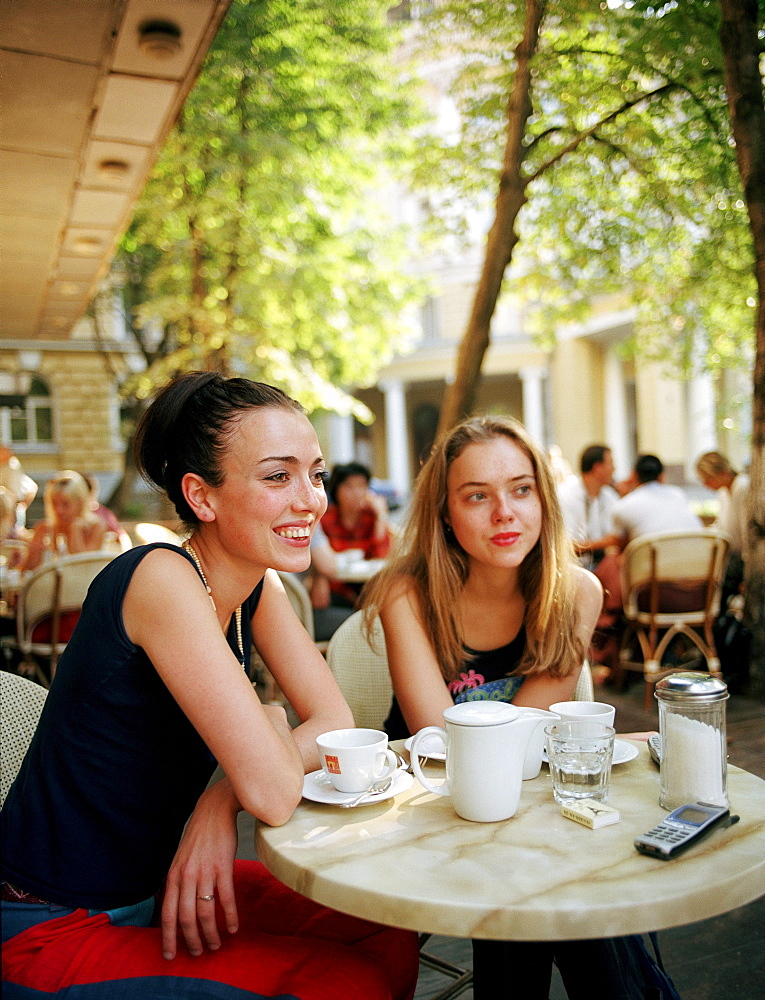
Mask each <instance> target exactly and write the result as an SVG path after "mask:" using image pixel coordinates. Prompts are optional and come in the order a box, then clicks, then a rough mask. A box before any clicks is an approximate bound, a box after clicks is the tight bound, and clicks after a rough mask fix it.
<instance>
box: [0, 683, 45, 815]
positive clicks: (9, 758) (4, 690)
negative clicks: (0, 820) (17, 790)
mask: <svg viewBox="0 0 765 1000" xmlns="http://www.w3.org/2000/svg"><path fill="white" fill-rule="evenodd" d="M47 695H48V692H47V690H46V689H45V688H44V687H40V685H39V684H35V682H34V681H30V680H27V678H26V677H20V676H19V675H18V674H12V673H9V672H8V671H7V670H2V671H0V705H2V713H0V808H2V805H3V803H4V802H5V796H6V795H7V794H8V789H9V788H10V787H11V785H12V784H13V782H14V779H15V778H16V775H17V774H18V771H19V768H20V767H21V762H22V760H23V759H24V755H25V754H26V752H27V750H28V748H29V744H30V743H31V742H32V737H33V736H34V734H35V729H37V723H38V720H39V718H40V713H41V712H42V710H43V705H44V704H45V699H46V697H47Z"/></svg>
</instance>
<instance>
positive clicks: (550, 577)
mask: <svg viewBox="0 0 765 1000" xmlns="http://www.w3.org/2000/svg"><path fill="white" fill-rule="evenodd" d="M497 437H507V438H509V439H510V440H511V441H514V442H515V443H516V444H517V445H518V447H519V448H520V449H521V450H522V451H523V452H524V454H526V455H527V456H528V458H529V460H530V461H531V464H532V466H533V469H534V475H535V477H536V481H537V489H538V490H539V496H540V500H541V505H542V528H541V533H540V537H539V540H538V542H537V544H536V545H535V546H534V548H533V549H532V550H531V552H529V554H528V555H527V557H526V558H525V560H524V561H523V563H522V565H521V567H520V572H519V585H520V590H521V594H522V595H523V598H524V600H525V601H526V612H525V616H524V625H525V629H526V648H525V651H524V653H523V656H522V659H521V662H520V663H519V664H518V668H517V670H516V671H515V672H516V673H518V674H524V675H528V674H543V673H549V674H550V675H552V676H555V677H563V676H566V675H567V674H570V673H571V672H572V671H573V670H575V669H576V668H578V667H580V666H581V664H582V661H583V660H584V658H585V655H586V649H585V644H584V642H583V641H582V640H581V639H580V638H578V636H577V632H576V627H575V626H576V621H577V612H576V581H575V579H574V573H573V567H574V565H575V557H574V551H573V547H572V544H571V541H570V539H569V538H568V536H567V535H566V532H565V529H564V526H563V517H562V514H561V511H560V505H559V503H558V497H557V493H556V489H555V480H554V477H553V473H552V470H551V468H550V464H549V461H548V459H547V457H546V456H545V454H544V453H543V452H542V450H541V449H540V448H539V447H538V446H537V445H536V443H535V442H534V440H533V439H532V438H531V436H530V435H529V433H528V432H527V431H526V429H525V427H524V426H523V425H522V424H521V423H519V422H518V421H517V420H514V419H513V418H512V417H501V416H496V417H495V416H485V417H470V418H469V419H467V420H464V421H462V423H460V424H458V425H457V426H456V427H454V428H453V429H452V430H451V431H448V432H447V433H446V434H444V435H442V436H441V437H440V438H439V440H438V441H437V442H436V443H435V445H434V446H433V450H432V452H431V453H430V457H429V458H428V460H427V462H426V463H425V465H424V466H423V468H422V470H421V472H420V474H419V476H418V478H417V482H416V484H415V490H414V495H413V498H412V503H411V508H410V513H409V518H408V521H407V524H406V527H405V529H404V531H403V532H402V534H401V537H400V540H399V542H398V544H397V546H396V548H395V551H394V554H393V556H392V558H391V559H390V560H389V562H388V565H387V566H386V567H385V568H384V569H383V571H382V572H381V573H380V574H379V575H378V576H377V577H376V578H375V579H374V580H373V581H372V582H371V583H370V584H369V586H368V588H367V590H366V591H365V593H364V602H363V603H364V608H365V613H366V616H367V617H366V621H367V627H368V629H369V631H370V635H371V628H372V622H373V618H374V615H375V613H376V611H377V609H379V608H380V607H381V606H382V605H383V604H384V603H385V599H386V597H387V595H388V593H389V591H390V588H391V586H392V585H393V584H394V582H395V581H396V580H400V579H401V578H402V577H408V578H410V579H411V580H412V581H413V583H414V588H415V591H416V594H417V597H418V598H419V604H420V609H421V614H422V623H423V625H424V627H425V630H426V631H427V633H428V636H429V638H430V641H431V643H432V645H433V649H434V650H435V653H436V656H437V658H438V662H439V663H440V665H441V670H442V672H443V675H444V677H445V679H446V680H447V681H449V680H452V679H453V678H454V677H456V676H457V675H458V673H459V671H460V669H461V668H462V666H463V664H464V663H465V660H466V659H467V658H468V654H467V653H466V650H465V648H464V643H463V639H462V630H461V624H460V621H459V616H458V614H457V607H458V601H459V596H460V593H461V591H462V588H463V587H464V585H465V582H466V580H467V578H468V573H469V561H468V556H467V554H466V553H465V551H464V550H463V549H462V547H461V546H460V544H459V543H458V542H457V540H456V538H455V537H454V534H453V532H451V530H450V529H449V528H448V527H447V524H446V515H447V502H448V490H447V477H448V473H449V468H450V467H451V464H452V462H453V461H454V460H455V458H457V456H458V455H460V454H461V453H462V451H463V449H464V448H465V447H466V446H467V445H469V444H475V443H482V442H486V441H491V440H492V439H494V438H497Z"/></svg>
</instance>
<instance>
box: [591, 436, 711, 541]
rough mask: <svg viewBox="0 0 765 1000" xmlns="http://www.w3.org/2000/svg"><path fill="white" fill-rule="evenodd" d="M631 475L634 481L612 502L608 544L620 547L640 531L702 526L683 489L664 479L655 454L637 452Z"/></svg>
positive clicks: (639, 534)
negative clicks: (627, 491)
mask: <svg viewBox="0 0 765 1000" xmlns="http://www.w3.org/2000/svg"><path fill="white" fill-rule="evenodd" d="M633 475H634V478H635V481H636V483H637V485H636V486H635V488H634V489H633V490H632V491H631V492H629V493H627V494H626V495H625V496H623V497H620V498H619V499H618V500H617V501H616V503H615V504H614V506H613V510H612V531H613V539H612V540H607V542H608V544H609V545H610V544H612V543H613V544H614V545H616V546H617V547H618V548H619V549H623V548H624V547H625V546H626V545H627V544H628V542H631V541H632V539H633V538H639V537H640V536H641V535H648V534H653V533H654V532H658V531H694V530H696V529H698V528H701V527H702V524H701V521H700V520H699V518H698V517H697V516H696V514H694V513H693V511H692V510H691V507H690V504H689V503H688V498H687V497H686V495H685V493H684V492H683V490H682V489H681V488H680V487H679V486H669V485H667V484H666V483H665V482H664V465H663V464H662V461H661V459H659V458H657V457H656V455H640V456H639V458H638V459H637V461H636V462H635V468H634V471H633Z"/></svg>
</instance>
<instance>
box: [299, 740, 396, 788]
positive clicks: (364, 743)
mask: <svg viewBox="0 0 765 1000" xmlns="http://www.w3.org/2000/svg"><path fill="white" fill-rule="evenodd" d="M316 745H317V747H318V748H319V756H320V758H321V766H322V767H323V768H324V772H325V774H326V775H327V777H328V778H329V780H330V781H331V782H332V784H333V785H334V786H335V788H336V789H337V790H338V792H363V791H365V790H366V789H367V788H369V787H370V786H371V785H373V784H374V783H375V782H376V781H380V780H381V779H382V778H387V777H388V776H389V775H391V774H393V772H394V771H395V770H396V768H397V767H398V763H399V762H398V758H397V757H396V755H395V753H394V752H393V751H392V750H390V749H389V748H388V737H387V735H386V734H385V733H383V732H382V731H381V730H379V729H333V730H332V732H329V733H322V734H321V736H317V737H316Z"/></svg>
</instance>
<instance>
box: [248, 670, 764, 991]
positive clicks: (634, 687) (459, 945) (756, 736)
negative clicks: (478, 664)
mask: <svg viewBox="0 0 765 1000" xmlns="http://www.w3.org/2000/svg"><path fill="white" fill-rule="evenodd" d="M596 697H597V698H598V700H601V701H605V702H608V703H609V704H613V705H615V706H616V728H617V731H619V732H636V731H643V730H648V729H657V728H658V714H657V711H656V709H655V708H654V709H653V711H652V712H648V713H646V712H644V711H643V707H642V706H643V684H642V680H641V679H640V678H637V677H636V678H635V679H634V680H633V682H632V683H631V685H630V687H629V688H628V690H627V691H626V692H623V693H618V692H616V691H614V690H613V689H612V688H610V687H607V686H600V687H598V688H597V690H596ZM727 726H728V743H729V759H730V762H731V763H732V764H735V765H736V766H738V767H743V768H745V769H746V770H747V771H751V772H752V773H754V774H757V775H758V776H759V777H761V778H763V779H765V705H763V704H760V703H757V702H754V701H752V700H750V699H747V698H743V697H741V696H740V695H739V696H736V695H733V696H731V698H730V701H729V702H728V708H727ZM734 805H735V803H734ZM252 843H253V835H252V825H251V822H250V821H249V817H243V818H242V819H241V825H240V844H241V851H242V853H241V854H240V856H241V857H253V856H254V855H253V853H252ZM710 878H714V872H710ZM659 943H660V946H661V949H662V956H663V958H664V962H665V965H666V967H667V969H668V971H669V973H670V975H671V976H672V978H673V980H674V982H675V985H676V986H677V988H678V990H679V992H680V994H681V996H682V998H683V1000H765V897H763V898H761V899H760V900H758V901H756V902H754V903H750V904H749V905H748V906H744V907H741V908H740V909H738V910H734V911H733V912H731V913H728V914H725V915H724V916H721V917H715V918H714V919H712V920H705V921H701V922H699V923H696V924H690V925H687V926H685V927H678V928H674V929H672V930H667V931H662V932H661V934H660V935H659ZM428 948H429V950H431V951H433V952H436V953H438V954H441V955H442V956H443V957H445V958H448V959H450V960H451V961H453V962H455V963H457V964H461V965H470V964H471V949H470V942H469V941H465V940H462V939H457V938H445V937H433V938H431V940H430V942H429V943H428ZM446 982H447V981H446V980H445V979H444V977H443V976H440V975H438V974H436V973H432V972H430V971H429V970H422V971H421V973H420V981H419V983H418V987H417V992H416V994H415V1000H426V998H427V997H429V996H430V995H431V994H432V993H434V992H435V991H436V990H437V989H441V988H442V987H443V986H444V985H446ZM462 996H463V997H464V998H465V1000H473V993H472V990H469V991H468V992H467V993H464V994H462ZM497 1000H523V997H518V996H517V995H516V996H515V997H513V996H512V994H511V993H510V991H508V993H507V995H506V997H504V996H502V997H500V996H498V997H497ZM550 1000H566V993H565V990H564V989H563V985H562V983H561V981H560V979H559V977H557V974H555V976H554V979H553V984H552V989H551V991H550ZM592 1000H601V998H598V997H593V998H592Z"/></svg>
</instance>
